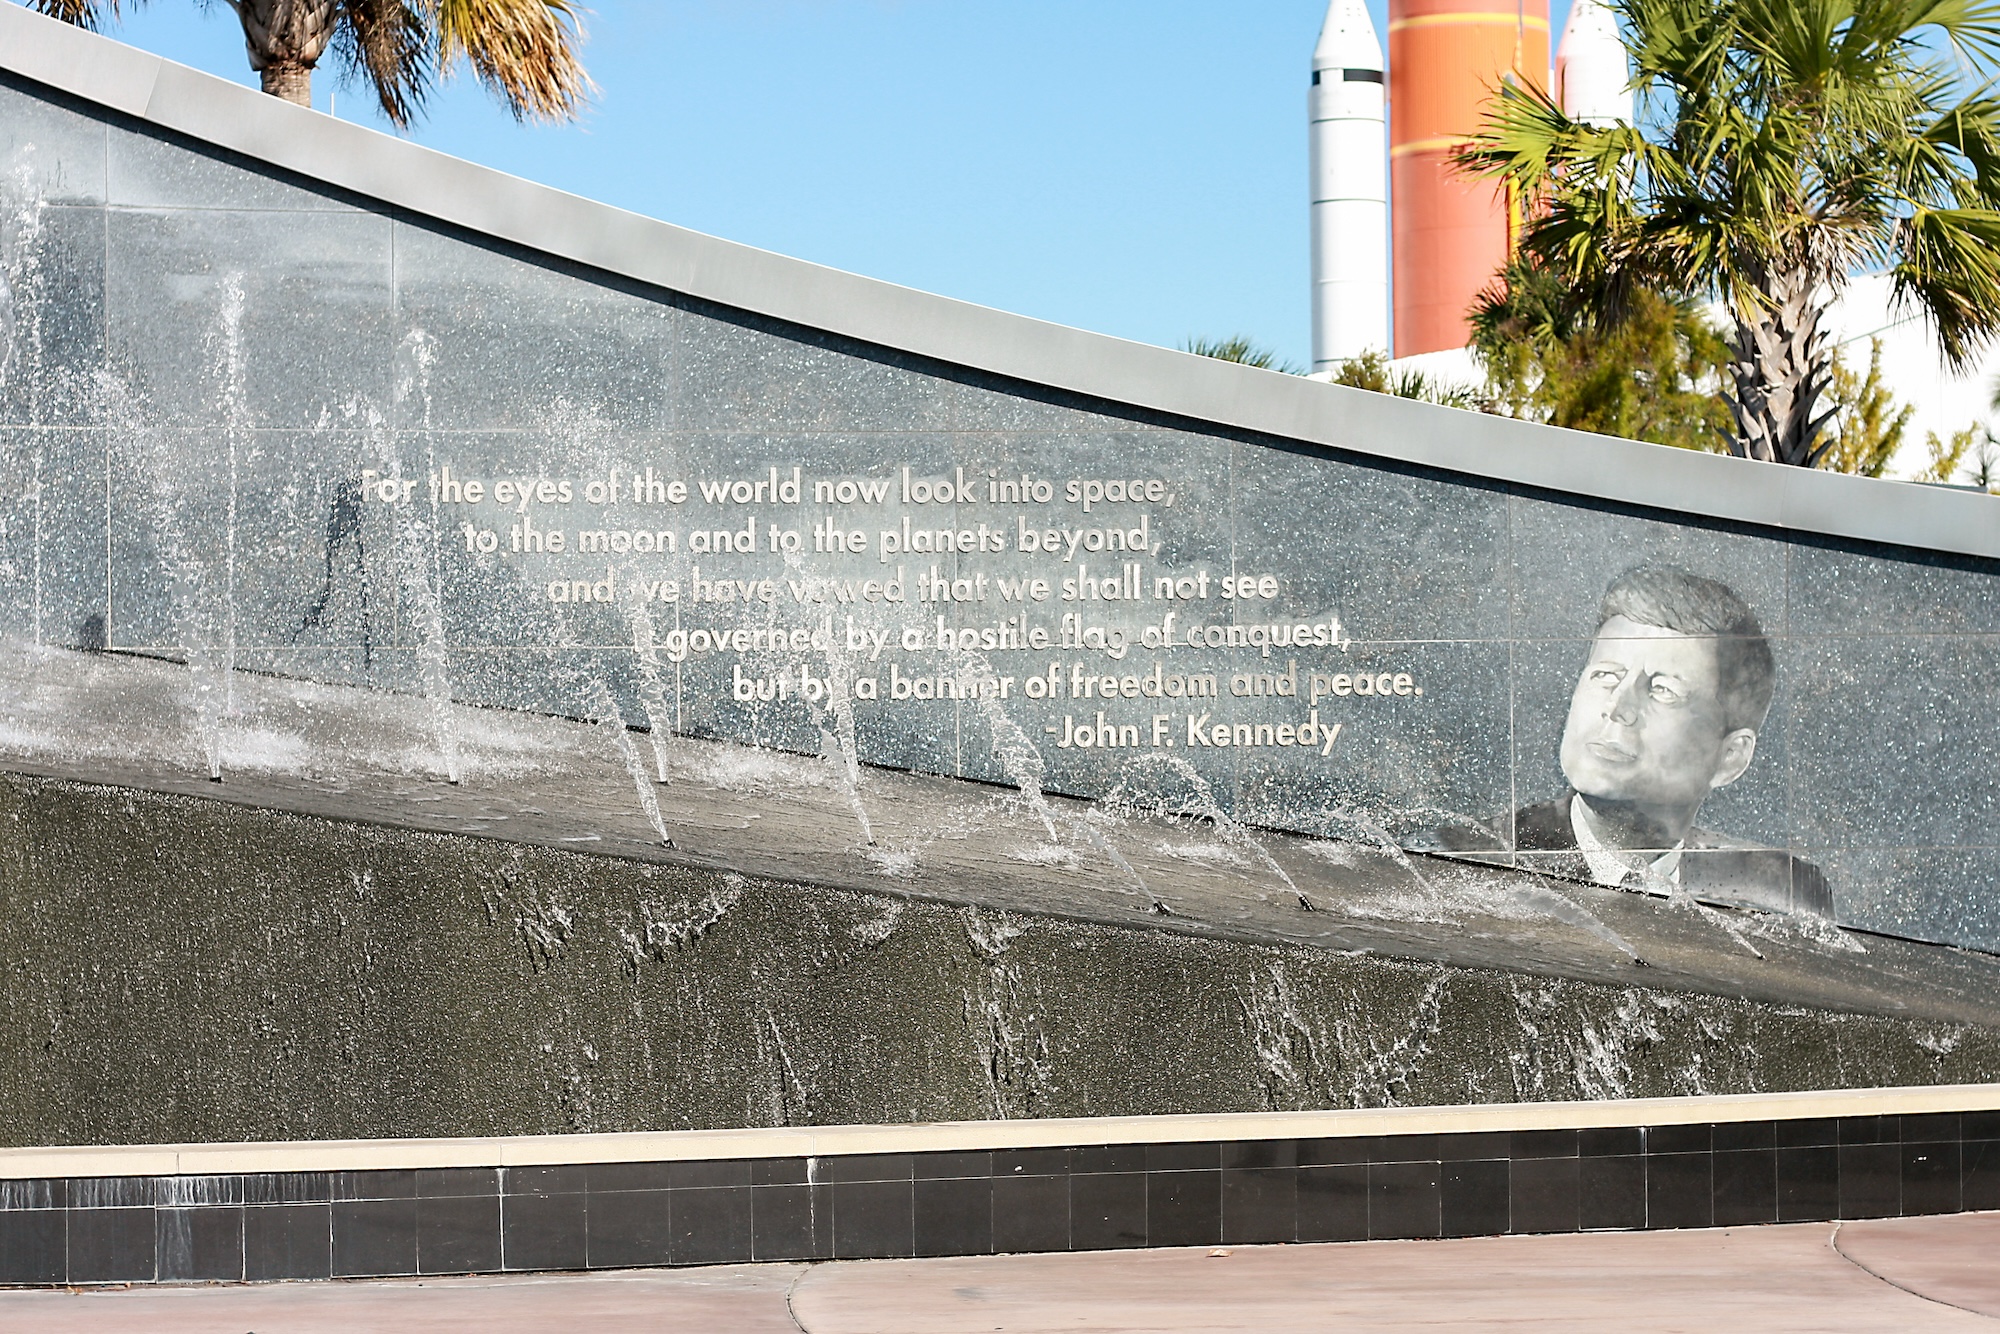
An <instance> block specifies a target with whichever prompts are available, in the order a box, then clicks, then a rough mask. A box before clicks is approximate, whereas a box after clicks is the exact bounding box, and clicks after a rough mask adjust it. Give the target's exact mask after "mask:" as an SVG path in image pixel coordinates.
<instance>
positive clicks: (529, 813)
mask: <svg viewBox="0 0 2000 1334" xmlns="http://www.w3.org/2000/svg"><path fill="white" fill-rule="evenodd" d="M191 701H192V690H191V686H190V677H189V673H188V670H187V669H186V668H185V667H182V666H180V665H178V664H175V663H169V662H163V661H159V660H154V659H148V658H137V657H129V656H121V655H103V654H98V655H92V654H80V653H71V652H64V651H53V650H27V649H21V648H19V647H14V648H9V649H0V769H7V770H12V771H14V772H18V773H22V774H31V775H41V776H48V777H59V778H67V779H76V780H81V781H86V782H92V783H101V784H112V785H117V786H125V787H131V788H136V789H141V790H147V791H154V792H172V793H181V794H185V795H189V796H197V797H202V798H209V799H214V800H217V801H221V802H225V803H232V804H239V805H247V806H254V807H260V808H266V809H271V810H278V811H290V812H298V813H303V814H311V815H318V816H324V817H329V818H332V819H336V820H348V821H360V822H365V823H369V824H376V825H383V826H388V827H393V828H401V829H409V830H421V831H430V832H438V833H451V834H463V835H470V836H473V837H476V838H480V839H493V840H501V841H505V842H510V843H516V844H520V845H525V846H536V847H547V848H553V849H562V850H565V851H571V852H579V853H583V854H586V855H595V856H603V857H608V858H616V859H620V860H624V861H628V862H641V863H647V864H654V865H664V866H678V867H686V868H691V869H697V868H699V869H714V870H723V871H732V872H740V873H742V874H745V875H751V876H762V877H770V878H773V879H782V880H788V881H793V882H798V883H804V884H811V885H821V886H827V887H831V888H840V889H851V890H859V891H864V892H867V893H871V894H888V895H893V896H902V897H907V898H912V899H917V900H928V901H932V902H937V903H943V904H975V905H979V906H981V907H986V908H994V909H1001V910H1007V911H1017V912H1023V913H1032V914H1038V915H1044V916H1052V917H1058V918H1069V919H1074V920H1078V921H1085V922H1092V923H1101V924H1108V925H1119V926H1128V927H1141V928H1146V929H1153V930H1160V931H1166V932H1170V933H1178V934H1182V935H1187V936H1194V937H1205V938H1211V939H1221V940H1236V941H1248V942H1256V943H1268V944H1290V945H1303V946H1310V947H1314V948H1319V949H1324V950H1330V951H1338V952H1354V953H1360V954H1366V955H1376V956H1382V957H1385V958H1394V959H1408V960H1415V961H1423V962H1435V963H1444V964H1451V965H1457V966H1461V967H1472V968H1498V969H1505V970H1509V971H1514V972H1520V973H1527V974H1535V975H1545V976H1550V977H1558V978H1567V979H1574V980H1578V981H1588V982H1599V983H1608V984H1612V985H1618V986H1641V987H1645V988H1649V989H1654V990H1662V989H1664V990H1684V991H1692V992H1700V993H1707V994H1711V995H1718V996H1728V997H1740V998H1743V999H1746V1000H1753V1001H1775V1002H1790V1003H1797V1004H1802V1005H1807V1006H1812V1007H1814V1008H1818V1009H1827V1010H1836V1011H1848V1012H1855V1013H1864V1014H1878V1015H1887V1016H1898V1017H1908V1018H1913V1019H1935V1020H1946V1021H1953V1022H1959V1023H1970V1024H1977V1025H1982V1026H1993V1027H2000V959H1995V958H1993V957H1991V956H1987V955H1982V954H1978V953H1973V952H1969V951H1964V950H1959V949H1953V948H1948V947H1943V946H1934V945H1923V944H1917V943H1913V942H1907V941H1900V940H1894V939H1888V938H1883V937H1879V936H1871V935H1864V934H1860V933H1852V932H1846V931H1840V930H1837V929H1834V928H1833V927H1831V926H1829V925H1826V924H1823V923H1811V922H1800V921H1795V920H1790V919H1786V918H1782V917H1778V916H1773V915H1768V914H1758V913H1749V912H1741V911H1733V910H1722V909H1714V908H1707V907H1701V906H1697V905H1694V904H1691V903H1672V902H1668V901H1665V900H1661V899H1655V898H1650V897H1647V896H1645V895H1640V894H1633V893H1627V892H1622V891H1618V890H1611V889H1603V888H1600V887H1597V886H1591V885H1579V884H1573V883H1568V882H1557V881H1552V880H1549V879H1546V878H1543V877H1539V876H1534V875H1530V874H1527V873H1523V872H1516V871H1508V870H1503V869H1497V868H1488V867H1481V866H1471V865H1466V864H1462V863H1456V862H1450V861H1443V860H1438V859H1432V858H1424V857H1414V858H1412V857H1409V856H1405V855H1404V854H1402V853H1400V852H1397V851H1396V850H1394V848H1393V846H1392V845H1390V844H1389V842H1388V841H1387V840H1386V839H1378V838H1374V837H1372V836H1370V835H1369V834H1367V833H1366V832H1365V831H1361V832H1358V833H1357V834H1356V836H1354V837H1351V838H1348V839H1344V840H1338V839H1307V838H1300V837H1294V836H1288V835H1280V834H1274V833H1269V832H1265V831H1248V830H1242V829H1240V828H1237V827H1235V826H1232V825H1230V824H1229V823H1228V822H1227V821H1223V822H1217V821H1215V820H1213V819H1206V818H1199V817H1192V816H1188V815H1186V814H1174V813H1171V812H1175V811H1180V812H1185V811H1187V810H1189V809H1196V808H1198V806H1199V803H1198V801H1196V800H1195V799H1194V794H1192V793H1191V792H1189V791H1186V790H1173V789H1171V788H1170V787H1169V788H1162V789H1159V790H1157V791H1154V792H1150V793H1147V794H1143V795H1144V797H1145V800H1142V801H1140V802H1136V803H1132V804H1127V805H1124V806H1119V805H1115V804H1114V805H1105V804H1091V803H1082V802H1076V801H1069V800H1063V799H1057V798H1052V799H1049V800H1048V801H1047V802H1046V804H1045V805H1044V806H1037V805H1036V804H1035V803H1034V802H1033V801H1031V800H1030V799H1029V798H1027V797H1026V796H1024V795H1023V794H1022V793H1021V792H1019V791H1015V790H1013V789H1006V788H995V787H989V786H985V785H981V784H975V783H967V782H960V781H953V780H948V779H939V778H932V777H926V776H921V775H914V774H907V773H901V772H896V771H889V770H881V769H868V768H863V769H861V770H860V775H861V777H860V784H859V787H858V790H852V791H850V789H849V788H848V787H847V786H846V785H845V784H844V782H843V781H842V777H843V772H844V766H843V765H842V764H841V763H840V762H839V761H838V760H837V759H835V760H831V761H829V760H824V759H819V758H815V757H807V756H798V755H793V754H787V753H781V752H776V751H769V750H759V749H755V748H751V747H745V746H740V745H734V744H730V743H724V742H713V741H701V740H695V739H690V738H685V737H670V738H665V739H664V740H663V745H662V748H661V749H662V751H663V754H664V758H663V759H660V758H659V757H658V756H657V755H656V752H655V750H654V748H653V746H652V744H651V741H650V739H649V738H648V737H646V736H644V735H638V734H633V735H632V736H631V740H632V741H633V743H634V744H633V753H634V754H635V755H636V757H637V758H638V760H639V761H640V762H641V763H642V764H643V765H644V766H645V767H646V768H647V769H648V770H649V771H650V770H651V769H652V768H653V767H654V766H655V764H656V763H664V765H665V768H666V772H667V775H668V780H667V781H666V782H665V783H658V782H652V781H649V782H648V783H647V786H648V788H649V789H650V791H651V793H652V795H653V796H654V797H655V799H656V800H657V804H658V806H659V809H660V813H661V816H662V820H663V822H664V824H665V826H666V829H667V832H668V833H669V835H670V836H671V838H672V841H673V843H674V846H673V847H671V848H669V847H667V846H664V845H663V844H662V841H661V839H660V836H659V834H658V833H657V832H655V830H654V828H653V826H652V824H651V822H650V821H649V819H648V817H647V815H646V813H645V812H644V811H643V810H642V806H641V801H640V799H639V797H638V789H637V786H636V785H635V783H634V780H633V776H632V775H631V773H630V772H628V769H627V762H626V759H625V757H624V756H623V755H621V751H620V748H619V746H618V745H617V744H616V743H615V739H614V737H613V736H612V735H610V734H609V733H608V731H607V729H605V728H602V727H597V726H592V725H590V724H587V723H581V722H576V721H571V720H565V719H557V718H549V717H545V716H541V715H532V714H520V713H509V712H501V711H495V710H485V709H472V708H465V707H455V708H453V709H452V710H451V711H450V712H451V718H452V727H453V730H454V734H455V736H456V745H457V750H458V755H459V763H460V768H461V770H462V779H463V781H462V782H461V783H459V784H457V785H453V784H450V783H448V782H446V781H445V778H444V773H443V764H442V760H441V753H442V752H441V749H440V746H439V744H438V741H437V739H436V733H435V731H434V730H433V723H432V715H431V714H430V712H429V710H428V708H427V706H426V704H425V702H424V701H422V700H420V699H413V698H409V697H401V696H394V695H387V694H383V693H381V692H375V691H367V690H360V689H352V688H342V687H337V686H328V685H320V684H310V683H304V682H298V681H289V680H284V679H279V678H274V677H268V676H256V675H251V674H247V673H238V674H236V676H235V678H234V700H233V707H232V708H231V709H230V711H229V713H228V715H227V716H226V717H225V718H224V719H223V720H222V722H221V725H220V729H219V735H218V736H216V737H213V738H204V736H203V735H201V733H200V731H199V723H198V719H197V713H196V710H195V709H194V708H193V707H192V703H191ZM205 740H213V741H214V742H215V743H216V745H217V747H218V749H219V751H220V753H221V757H222V762H223V769H224V778H223V781H221V782H211V781H209V780H208V775H207V772H206V769H207V765H206V759H205V754H206V751H205V748H204V741H205ZM857 800H858V802H859V804H860V808H861V810H862V811H863V812H865V815H866V819H867V822H868V825H869V826H870V828H871V830H872V834H873V838H874V841H873V843H872V844H871V843H869V842H866V841H864V838H863V836H862V824H861V821H860V818H859V817H858V816H857V814H856V802H857ZM1163 811H1164V812H1168V813H1163ZM1350 823H1352V821H1350ZM1309 909H1310V910H1309ZM1634 955H1636V956H1637V959H1636V960H1635V958H1634V957H1633V956H1634ZM1639 961H1643V963H1642V962H1639Z"/></svg>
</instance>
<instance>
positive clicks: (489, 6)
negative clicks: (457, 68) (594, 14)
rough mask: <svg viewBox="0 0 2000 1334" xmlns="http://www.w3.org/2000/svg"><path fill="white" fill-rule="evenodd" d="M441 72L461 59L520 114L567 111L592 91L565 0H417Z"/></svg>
mask: <svg viewBox="0 0 2000 1334" xmlns="http://www.w3.org/2000/svg"><path fill="white" fill-rule="evenodd" d="M421 3H423V4H424V5H425V6H426V7H427V9H428V11H429V19H430V23H431V25H432V27H433V30H434V33H435V37H436V43H437V61H438V68H439V70H440V71H446V70H448V69H449V68H450V66H451V65H452V63H453V62H454V61H456V60H458V59H459V58H460V57H463V58H464V59H465V60H466V62H467V63H469V64H470V65H471V66H472V70H473V73H474V74H475V75H476V76H477V77H478V79H479V81H480V82H481V83H483V84H485V85H486V86H487V87H488V88H489V89H491V90H492V91H493V92H495V93H497V94H498V95H499V96H500V97H501V98H502V99H503V100H504V101H505V102H506V103H507V106H508V108H509V109H510V110H511V111H512V112H513V113H514V115H515V117H516V118H517V119H521V120H543V121H559V120H568V119H571V118H572V117H574V116H575V115H576V114H577V112H578V111H579V110H580V109H581V107H582V105H583V103H584V101H585V100H586V99H587V98H588V97H589V96H590V94H591V93H592V92H593V91H594V87H593V85H592V84H591V82H590V77H589V76H588V75H587V74H585V73H584V70H583V64H582V62H581V61H580V60H578V58H577V48H578V47H580V46H581V45H582V43H583V28H582V23H581V18H582V13H581V11H580V10H579V9H578V7H577V6H576V5H575V4H574V3H573V2H572V0H421Z"/></svg>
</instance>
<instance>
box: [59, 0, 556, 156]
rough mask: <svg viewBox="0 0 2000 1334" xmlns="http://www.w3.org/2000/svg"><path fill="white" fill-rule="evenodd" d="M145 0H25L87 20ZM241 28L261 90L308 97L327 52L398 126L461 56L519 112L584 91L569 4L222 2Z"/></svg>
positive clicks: (548, 108)
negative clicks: (374, 97)
mask: <svg viewBox="0 0 2000 1334" xmlns="http://www.w3.org/2000/svg"><path fill="white" fill-rule="evenodd" d="M145 2H146V0H28V3H29V4H30V5H31V6H32V7H33V8H35V9H39V10H40V11H41V12H42V13H44V14H50V15H53V16H55V17H56V18H59V19H62V20H64V21H65V22H68V23H74V24H77V25H78V26H79V27H84V28H96V27H99V26H101V25H102V24H103V22H104V20H105V19H106V18H107V17H109V18H112V19H116V18H117V17H118V16H119V13H120V11H121V9H123V8H125V7H127V6H129V7H131V8H134V9H136V8H138V7H139V6H140V5H142V4H144V3H145ZM225 3H227V4H228V5H229V7H230V8H231V9H232V10H234V11H235V12H236V17H237V18H238V20H240V21H241V23H242V25H243V41H244V46H245V48H246V49H247V50H248V52H249V55H250V67H251V68H252V69H254V70H256V71H257V72H258V75H259V76H260V78H261V80H262V83H263V86H264V91H265V92H267V93H269V94H271V95H272V96H273V97H282V98H284V99H285V100H286V101H288V102H296V103H297V104H299V105H300V106H311V105H312V76H313V70H314V69H315V68H316V67H317V66H318V65H319V62H320V59H321V58H322V57H323V56H325V55H327V54H328V53H329V52H331V53H332V55H333V56H334V58H335V59H336V60H337V61H338V62H339V64H340V66H341V68H342V70H343V72H344V73H346V74H347V75H349V76H351V77H354V78H358V79H359V80H360V81H361V82H363V83H364V84H366V85H367V86H368V87H369V88H370V89H371V90H372V91H373V92H374V93H375V96H376V99H377V101H379V102H380V103H381V106H382V114H383V115H385V116H387V117H388V118H389V120H390V122H391V123H392V124H394V125H396V126H398V127H407V126H408V125H409V124H410V121H411V120H412V119H413V118H414V117H415V116H416V114H417V113H418V111H419V110H420V109H421V107H422V105H423V102H424V99H425V97H426V96H427V95H428V94H429V92H430V90H431V88H432V87H433V86H435V84H436V83H437V81H438V80H439V79H440V78H442V77H443V76H445V75H446V74H448V73H449V72H450V71H451V69H452V68H453V67H454V66H455V65H456V64H457V63H458V62H459V61H460V60H463V61H464V62H465V63H466V64H468V65H470V66H471V67H472V72H473V75H474V76H475V77H476V78H478V80H479V81H480V82H481V83H483V84H485V85H486V87H487V88H488V89H489V90H491V91H492V92H493V93H494V94H495V95H496V96H498V97H499V98H500V100H501V101H502V102H504V103H505V104H506V106H507V109H508V110H510V111H512V112H513V113H514V116H515V118H516V119H524V120H551V121H554V120H568V119H571V118H573V117H574V116H575V115H576V113H577V112H578V110H580V109H581V107H582V104H583V101H584V99H585V98H586V97H587V96H588V95H589V93H590V79H589V76H588V75H586V74H585V73H584V72H583V65H582V63H581V62H580V61H579V60H578V59H577V54H576V51H577V47H578V46H580V45H581V44H582V41H583V32H582V29H581V27H580V26H579V25H578V17H579V13H580V11H579V9H578V7H577V5H576V4H575V3H574V0H225Z"/></svg>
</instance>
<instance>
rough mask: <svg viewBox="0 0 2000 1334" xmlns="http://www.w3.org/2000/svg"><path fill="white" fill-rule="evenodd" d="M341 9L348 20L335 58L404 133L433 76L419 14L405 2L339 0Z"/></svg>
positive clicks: (341, 30)
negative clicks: (357, 79)
mask: <svg viewBox="0 0 2000 1334" xmlns="http://www.w3.org/2000/svg"><path fill="white" fill-rule="evenodd" d="M341 10H342V14H343V16H344V17H345V18H346V20H347V21H346V22H345V23H343V24H341V25H340V28H339V29H338V31H337V32H336V34H335V36H334V42H333V49H334V54H335V55H336V56H337V57H338V58H339V60H340V63H341V66H342V68H343V69H344V70H345V71H346V72H347V73H348V74H349V75H351V76H354V77H358V78H359V79H361V80H363V81H365V82H366V83H367V84H368V86H369V87H370V88H372V89H374V91H375V96H376V100H377V101H378V102H380V104H381V107H382V114H383V115H384V116H387V117H388V118H389V122H390V124H392V125H394V126H396V127H397V128H398V129H407V128H408V127H409V124H410V122H411V120H412V119H414V118H415V116H416V115H417V112H418V111H419V110H420V109H421V108H422V106H423V103H424V98H425V96H426V94H428V92H429V91H430V84H431V79H432V77H433V69H432V55H431V43H430V40H429V34H428V32H427V30H426V25H425V22H424V15H423V13H422V11H421V10H419V9H417V8H416V7H415V6H414V5H412V4H410V3H409V2H408V0H342V4H341Z"/></svg>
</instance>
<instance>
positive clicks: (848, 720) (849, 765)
mask: <svg viewBox="0 0 2000 1334" xmlns="http://www.w3.org/2000/svg"><path fill="white" fill-rule="evenodd" d="M785 565H786V568H787V569H789V570H791V571H792V572H793V573H795V574H797V575H798V577H799V582H800V584H801V585H802V587H803V588H804V589H805V591H806V595H807V598H808V600H809V601H810V600H814V599H816V598H823V597H825V596H826V594H827V590H828V587H829V585H828V583H827V581H826V577H825V576H824V575H820V574H815V573H813V572H812V571H810V570H808V569H806V566H805V560H804V558H803V557H802V556H801V555H800V553H798V552H795V551H794V552H787V553H786V554H785ZM820 630H821V633H820V636H819V639H820V642H821V643H822V644H824V645H825V647H824V648H823V649H822V650H821V652H820V665H821V669H822V670H823V671H825V673H826V696H825V701H824V703H823V704H821V705H813V704H812V702H811V701H807V703H808V705H809V706H811V707H813V709H814V714H815V718H814V721H815V722H816V724H817V725H818V729H819V741H820V754H821V755H823V756H825V758H826V761H827V763H828V764H830V765H832V766H833V769H834V774H835V776H836V778H837V779H838V781H839V784H840V790H841V794H842V795H843V796H845V797H846V799H847V808H848V810H850V811H852V812H853V814H854V821H855V823H856V824H858V825H860V826H861V842H862V846H864V847H869V848H873V847H875V846H876V843H875V825H874V822H873V821H871V820H870V819H869V818H868V806H867V803H865V802H863V801H862V800H861V747H860V745H859V743H858V742H857V740H856V737H855V730H854V690H853V680H854V664H853V661H852V659H851V658H850V656H849V655H848V653H847V651H846V650H845V649H844V648H843V647H842V646H841V645H840V644H839V643H837V642H836V641H835V639H834V636H833V617H832V615H831V613H829V614H828V615H827V616H826V618H825V619H824V620H823V621H822V622H821V624H820Z"/></svg>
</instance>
